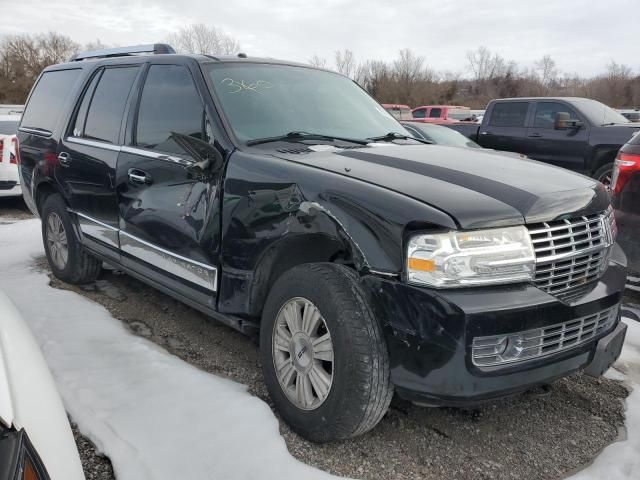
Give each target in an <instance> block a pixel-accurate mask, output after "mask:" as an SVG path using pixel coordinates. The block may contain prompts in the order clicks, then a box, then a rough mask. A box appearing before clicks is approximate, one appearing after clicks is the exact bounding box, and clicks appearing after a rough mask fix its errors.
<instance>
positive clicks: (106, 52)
mask: <svg viewBox="0 0 640 480" xmlns="http://www.w3.org/2000/svg"><path fill="white" fill-rule="evenodd" d="M144 53H150V54H154V55H158V54H162V53H176V51H175V50H174V49H173V47H172V46H171V45H167V44H166V43H151V44H149V45H134V46H132V47H117V48H104V49H101V50H90V51H87V52H80V53H76V54H75V55H74V56H72V57H71V58H70V59H69V61H70V62H79V61H81V60H87V59H90V58H109V57H123V56H126V55H139V54H144Z"/></svg>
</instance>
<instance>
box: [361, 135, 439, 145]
mask: <svg viewBox="0 0 640 480" xmlns="http://www.w3.org/2000/svg"><path fill="white" fill-rule="evenodd" d="M367 140H370V141H372V142H393V141H394V140H415V141H416V142H420V143H425V144H427V145H432V144H433V142H431V141H429V140H424V139H422V138H417V137H410V136H409V135H403V134H402V133H398V132H389V133H387V134H386V135H380V136H379V137H369V138H367Z"/></svg>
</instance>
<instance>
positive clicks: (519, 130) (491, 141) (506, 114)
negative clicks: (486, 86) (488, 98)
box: [478, 102, 529, 153]
mask: <svg viewBox="0 0 640 480" xmlns="http://www.w3.org/2000/svg"><path fill="white" fill-rule="evenodd" d="M528 111H529V102H497V103H494V104H493V109H492V110H491V111H490V112H489V121H488V122H486V124H485V123H483V124H482V125H481V126H480V130H479V132H478V143H479V144H480V145H482V146H483V147H484V148H493V149H494V150H504V151H508V152H516V153H524V152H523V149H524V145H523V144H524V139H525V135H526V133H527V129H526V128H525V125H526V123H525V122H526V119H527V113H528Z"/></svg>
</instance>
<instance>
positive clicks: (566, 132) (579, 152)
mask: <svg viewBox="0 0 640 480" xmlns="http://www.w3.org/2000/svg"><path fill="white" fill-rule="evenodd" d="M560 112H566V113H568V114H569V117H570V119H571V120H579V121H581V122H583V125H582V126H581V127H564V128H555V117H556V114H557V113H560ZM587 125H588V124H587V122H586V121H585V119H583V118H580V116H579V115H578V113H577V112H576V111H575V110H574V109H573V108H571V107H570V106H569V105H567V104H565V103H562V102H537V103H536V105H535V114H534V116H533V121H532V123H531V126H530V128H528V129H527V149H526V151H525V152H523V153H525V154H526V155H528V156H529V157H531V158H533V159H535V160H540V161H542V162H547V163H551V164H554V165H557V166H559V167H564V168H568V169H570V170H575V171H579V172H581V171H583V170H584V166H585V162H584V159H585V157H586V154H587V152H586V151H587V148H588V145H589V132H588V126H587Z"/></svg>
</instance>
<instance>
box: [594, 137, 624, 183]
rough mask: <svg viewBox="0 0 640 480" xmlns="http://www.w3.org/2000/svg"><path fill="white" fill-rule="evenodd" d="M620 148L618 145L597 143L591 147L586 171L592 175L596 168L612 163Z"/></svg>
mask: <svg viewBox="0 0 640 480" xmlns="http://www.w3.org/2000/svg"><path fill="white" fill-rule="evenodd" d="M618 150H620V145H597V146H595V147H593V150H592V153H591V159H590V161H589V165H588V173H589V175H590V176H593V175H594V174H595V173H596V172H597V171H598V169H600V168H601V167H603V166H604V165H606V164H608V163H613V161H614V160H615V159H616V155H617V154H618Z"/></svg>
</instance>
